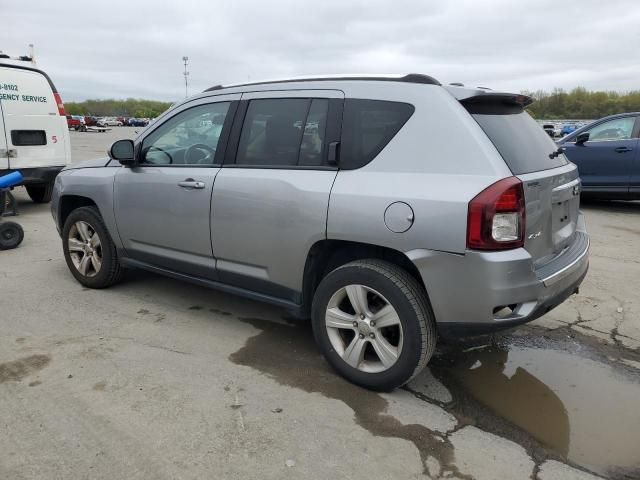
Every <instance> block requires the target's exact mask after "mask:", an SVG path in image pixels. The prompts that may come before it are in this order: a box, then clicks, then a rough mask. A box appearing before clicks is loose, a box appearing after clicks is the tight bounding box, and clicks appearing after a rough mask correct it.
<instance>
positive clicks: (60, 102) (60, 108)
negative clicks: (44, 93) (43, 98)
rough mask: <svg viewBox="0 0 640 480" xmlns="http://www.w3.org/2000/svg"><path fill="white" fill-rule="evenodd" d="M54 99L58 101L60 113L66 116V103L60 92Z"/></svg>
mask: <svg viewBox="0 0 640 480" xmlns="http://www.w3.org/2000/svg"><path fill="white" fill-rule="evenodd" d="M53 98H54V99H55V101H56V105H57V106H58V113H59V114H60V115H62V116H66V115H67V112H65V111H64V103H62V98H61V97H60V94H59V93H58V92H56V93H54V94H53Z"/></svg>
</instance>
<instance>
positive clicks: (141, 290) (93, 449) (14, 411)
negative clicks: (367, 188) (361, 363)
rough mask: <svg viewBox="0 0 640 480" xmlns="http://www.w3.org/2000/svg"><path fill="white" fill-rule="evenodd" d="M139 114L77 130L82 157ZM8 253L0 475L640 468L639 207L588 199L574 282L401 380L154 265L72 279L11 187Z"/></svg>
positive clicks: (2, 274) (3, 259) (603, 471)
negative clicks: (89, 282)
mask: <svg viewBox="0 0 640 480" xmlns="http://www.w3.org/2000/svg"><path fill="white" fill-rule="evenodd" d="M135 130H139V129H133V128H125V127H122V128H117V127H115V128H113V129H112V130H111V131H110V132H107V133H78V132H71V138H72V147H73V154H72V155H73V161H74V162H77V161H79V160H81V159H84V158H95V157H96V156H102V155H104V152H105V151H106V149H107V147H108V145H109V144H110V143H111V142H112V141H113V140H115V139H117V138H125V137H133V136H134V135H135ZM16 195H17V198H18V200H19V208H20V211H21V214H20V216H19V217H17V220H18V221H19V222H20V223H21V224H22V225H23V227H24V229H25V240H24V242H23V244H22V245H21V246H20V247H19V248H18V249H16V250H12V251H5V252H0V328H2V335H0V405H1V408H0V479H72V478H73V479H76V478H78V479H80V478H88V479H116V478H123V479H125V478H126V479H148V478H149V479H151V478H152V479H204V478H208V479H209V478H211V479H284V478H292V479H297V478H300V479H303V478H304V479H325V478H326V479H328V478H331V479H371V478H375V479H410V478H447V479H455V478H458V479H471V478H472V479H476V480H483V479H487V480H493V479H510V480H517V479H538V480H560V479H563V480H565V479H576V480H577V479H592V478H597V477H596V475H597V476H599V477H602V478H611V479H627V478H640V447H638V445H640V412H638V410H639V409H638V408H637V405H638V402H637V399H638V398H640V318H639V312H640V294H639V293H638V279H640V251H639V250H638V248H637V247H638V245H639V244H640V203H637V202H630V203H625V202H596V203H587V204H585V205H584V206H583V209H584V211H585V213H586V216H587V228H588V230H589V233H590V235H591V239H592V248H591V268H590V272H589V274H588V276H587V279H586V280H585V282H584V284H583V287H582V288H581V291H580V294H579V295H576V296H573V297H572V298H571V299H570V300H569V301H567V302H566V303H565V304H563V305H562V306H560V307H558V308H557V309H556V310H554V311H552V312H550V313H549V314H548V315H547V316H545V317H543V318H542V319H540V320H538V321H536V322H533V323H532V324H530V325H527V326H525V327H522V328H520V329H518V330H515V331H513V332H508V333H506V334H504V335H499V336H495V337H491V338H481V339H477V340H474V341H473V342H468V343H464V344H455V345H454V344H441V345H440V346H439V348H438V353H437V355H436V357H435V358H434V359H433V361H432V362H431V364H430V366H429V368H427V369H426V370H425V371H424V372H423V374H421V375H420V376H419V377H418V378H417V379H415V380H414V381H412V382H411V384H410V385H408V386H407V387H406V388H403V389H400V390H397V391H396V392H393V393H391V394H377V393H372V392H369V391H366V390H362V389H360V388H357V387H355V386H353V385H351V384H349V383H347V382H346V381H344V380H342V379H341V378H340V377H338V376H336V375H335V374H334V373H333V372H332V371H331V370H330V369H329V368H328V366H327V365H326V363H325V362H324V360H323V359H322V357H321V355H320V354H319V352H318V351H317V349H316V347H315V346H314V344H313V339H312V334H311V330H310V327H309V325H308V324H306V323H304V322H299V321H294V320H292V319H290V318H289V317H288V315H287V312H285V311H282V310H280V309H278V308H274V307H272V306H268V305H264V304H260V303H257V302H253V301H249V300H246V299H243V298H239V297H235V296H232V295H228V294H222V293H219V292H216V291H213V290H208V289H206V288H202V287H199V286H194V285H191V284H187V283H181V282H178V281H176V280H173V279H168V278H164V277H160V276H156V275H153V274H149V273H145V272H135V271H132V272H128V274H127V275H126V278H125V280H124V281H123V282H122V283H121V284H119V285H117V286H114V287H112V288H109V289H106V290H90V289H86V288H83V287H82V286H81V285H80V284H78V283H77V282H76V281H75V280H74V279H73V277H72V276H71V274H70V273H69V271H68V269H67V266H66V264H65V262H64V259H63V255H62V248H61V241H60V238H59V237H58V234H57V232H56V229H55V227H54V224H53V220H52V218H51V214H50V212H49V208H48V205H35V204H33V203H31V202H30V201H29V199H28V197H27V196H26V193H25V192H24V191H22V189H21V188H19V189H16Z"/></svg>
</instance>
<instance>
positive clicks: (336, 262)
mask: <svg viewBox="0 0 640 480" xmlns="http://www.w3.org/2000/svg"><path fill="white" fill-rule="evenodd" d="M369 258H371V259H379V260H385V261H387V262H389V263H392V264H394V265H397V266H399V267H400V268H403V269H404V270H406V271H407V272H408V273H409V274H410V275H411V276H412V277H414V278H415V279H416V280H417V281H418V284H419V285H420V286H421V287H422V288H423V289H424V290H425V292H426V287H425V284H424V282H423V280H422V277H421V276H420V272H419V271H418V268H417V267H416V266H415V265H414V264H413V262H412V261H411V260H410V259H409V257H407V256H406V255H405V254H404V253H403V252H401V251H399V250H395V249H393V248H389V247H384V246H381V245H374V244H368V243H361V242H354V241H349V240H333V239H332V240H328V239H326V240H320V241H318V242H316V243H314V244H313V245H312V246H311V248H310V249H309V252H308V254H307V259H306V262H305V267H304V277H303V285H302V309H301V313H302V314H303V315H304V316H309V315H310V312H311V303H312V301H313V296H314V293H315V291H316V289H317V287H318V285H319V284H320V282H321V281H322V279H323V278H324V277H325V276H326V275H327V274H328V273H330V272H331V271H333V270H335V269H336V268H338V267H340V266H341V265H344V264H346V263H349V262H352V261H354V260H363V259H369Z"/></svg>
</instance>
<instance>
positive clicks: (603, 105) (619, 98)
mask: <svg viewBox="0 0 640 480" xmlns="http://www.w3.org/2000/svg"><path fill="white" fill-rule="evenodd" d="M523 93H525V94H526V95H530V96H531V97H533V99H534V100H535V102H534V103H533V104H532V105H531V106H530V107H528V109H527V110H528V111H529V113H530V114H531V115H532V116H533V117H535V118H538V119H549V120H553V119H585V120H589V119H597V118H600V117H605V116H607V115H613V114H614V113H623V112H638V111H640V90H634V91H631V92H626V93H620V92H601V91H589V90H587V89H586V88H583V87H577V88H574V89H573V90H571V91H569V92H566V91H564V90H563V89H561V88H556V89H554V90H553V91H552V92H546V91H543V90H538V91H536V92H523Z"/></svg>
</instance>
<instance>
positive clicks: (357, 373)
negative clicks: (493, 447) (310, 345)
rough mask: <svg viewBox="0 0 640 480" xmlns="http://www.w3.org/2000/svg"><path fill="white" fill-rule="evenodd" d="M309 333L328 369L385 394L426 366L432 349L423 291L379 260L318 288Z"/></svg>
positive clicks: (344, 269) (334, 275) (350, 267)
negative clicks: (330, 368)
mask: <svg viewBox="0 0 640 480" xmlns="http://www.w3.org/2000/svg"><path fill="white" fill-rule="evenodd" d="M312 322H313V332H314V336H315V338H316V342H317V343H318V345H319V347H320V349H321V350H322V353H323V354H324V356H325V358H326V359H327V361H328V362H329V363H330V364H331V366H332V367H333V368H334V369H335V370H337V371H338V373H340V374H341V375H342V376H344V377H345V378H347V379H348V380H350V381H351V382H353V383H355V384H357V385H360V386H362V387H365V388H370V389H373V390H383V391H389V390H393V389H394V388H397V387H400V386H402V385H404V384H405V383H407V382H408V381H409V380H411V378H413V377H414V376H415V375H417V374H418V373H419V372H420V371H421V370H422V369H423V368H424V366H425V365H426V364H427V362H428V361H429V358H430V357H431V355H432V354H433V351H434V349H435V344H436V336H437V335H436V328H435V322H434V316H433V313H432V311H431V307H430V305H429V301H428V298H427V295H426V292H425V291H424V289H423V288H422V287H421V286H420V285H419V284H418V282H417V281H416V279H415V278H413V277H412V276H411V275H410V274H409V273H408V272H407V271H405V270H403V269H401V268H399V267H398V266H396V265H394V264H392V263H389V262H385V261H382V260H374V259H371V260H358V261H354V262H351V263H348V264H346V265H343V266H341V267H339V268H337V269H335V270H334V271H332V272H331V273H329V274H328V275H327V276H326V277H324V278H323V280H322V281H321V282H320V285H319V286H318V289H317V290H316V293H315V296H314V299H313V306H312Z"/></svg>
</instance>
